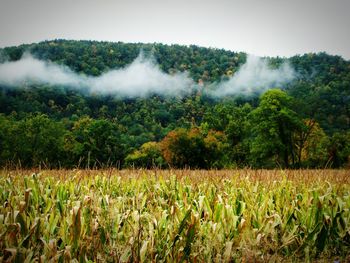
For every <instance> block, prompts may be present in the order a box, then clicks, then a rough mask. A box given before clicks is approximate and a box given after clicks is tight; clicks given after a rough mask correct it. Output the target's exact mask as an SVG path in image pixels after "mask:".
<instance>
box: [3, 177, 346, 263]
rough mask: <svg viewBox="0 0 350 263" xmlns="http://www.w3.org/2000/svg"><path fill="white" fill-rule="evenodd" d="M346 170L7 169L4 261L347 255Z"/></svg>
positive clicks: (270, 258) (343, 258)
mask: <svg viewBox="0 0 350 263" xmlns="http://www.w3.org/2000/svg"><path fill="white" fill-rule="evenodd" d="M349 183H350V173H349V171H347V170H296V171H292V170H227V171H226V170H225V171H202V170H197V171H196V170H194V171H190V170H122V171H118V170H96V171H94V170H57V171H47V170H43V171H23V170H18V171H5V170H3V171H1V172H0V202H1V206H0V262H33V261H35V262H183V261H185V262H266V261H268V262H271V261H272V262H281V261H283V262H295V261H302V262H304V261H318V262H320V261H324V262H329V261H330V260H332V262H334V261H339V262H342V261H348V260H350V211H349V208H350V184H349Z"/></svg>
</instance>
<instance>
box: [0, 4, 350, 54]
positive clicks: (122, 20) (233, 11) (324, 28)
mask: <svg viewBox="0 0 350 263" xmlns="http://www.w3.org/2000/svg"><path fill="white" fill-rule="evenodd" d="M349 27H350V0H288V1H287V0H231V1H229V0H216V1H215V0H177V1H176V0H172V1H170V0H139V1H137V0H114V1H112V0H94V1H93V0H85V1H83V0H59V1H58V0H22V1H20V0H0V47H4V46H10V45H18V44H22V43H32V42H39V41H42V40H49V39H55V38H65V39H77V40H79V39H87V40H106V41H123V42H146V43H153V42H161V43H165V44H173V43H176V44H185V45H189V44H196V45H200V46H205V47H216V48H225V49H229V50H233V51H244V52H248V53H251V54H255V55H261V56H265V55H268V56H276V55H279V56H292V55H295V54H303V53H307V52H319V51H326V52H328V53H330V54H336V55H342V56H343V57H345V58H346V59H350V36H349V35H350V33H349V32H350V30H349Z"/></svg>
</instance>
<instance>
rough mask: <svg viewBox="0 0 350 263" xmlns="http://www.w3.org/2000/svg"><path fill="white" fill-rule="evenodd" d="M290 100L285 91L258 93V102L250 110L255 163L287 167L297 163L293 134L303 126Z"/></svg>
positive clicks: (253, 160)
mask: <svg viewBox="0 0 350 263" xmlns="http://www.w3.org/2000/svg"><path fill="white" fill-rule="evenodd" d="M292 103H293V102H292V98H291V97H290V96H288V95H287V94H286V92H284V91H282V90H280V89H272V90H269V91H267V92H266V93H264V94H263V95H262V96H261V98H260V103H259V106H258V107H257V108H256V109H255V110H253V111H252V112H251V116H250V117H251V127H252V130H251V131H252V138H251V159H252V164H253V165H254V166H273V167H274V166H276V165H279V166H282V167H285V168H289V167H293V166H295V164H296V163H297V159H296V152H295V147H294V141H293V134H294V132H295V131H297V130H300V129H302V128H303V122H302V120H301V119H300V117H299V116H298V115H297V114H296V113H295V112H294V111H293V110H292V109H291V106H292Z"/></svg>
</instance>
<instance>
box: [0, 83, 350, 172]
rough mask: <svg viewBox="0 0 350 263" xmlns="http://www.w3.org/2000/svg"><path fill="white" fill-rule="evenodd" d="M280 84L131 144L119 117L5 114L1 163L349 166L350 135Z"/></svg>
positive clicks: (52, 165) (49, 165)
mask: <svg viewBox="0 0 350 263" xmlns="http://www.w3.org/2000/svg"><path fill="white" fill-rule="evenodd" d="M292 105H293V98H292V97H291V96H289V95H288V94H287V93H286V92H284V91H282V90H280V89H272V90H269V91H267V92H266V93H264V94H263V95H262V96H261V97H260V99H259V102H258V105H257V107H255V108H253V107H252V106H251V105H250V104H248V103H245V104H243V105H240V106H237V105H235V104H217V105H215V106H214V107H212V108H211V110H210V111H207V112H206V113H205V114H204V115H203V118H202V120H201V122H200V123H199V124H198V125H197V124H196V123H195V122H194V123H192V124H190V125H189V126H187V128H186V127H182V128H174V129H173V130H170V131H169V132H167V133H166V134H165V136H164V137H163V138H159V140H153V141H146V142H144V143H142V144H141V145H140V146H139V147H137V148H135V147H132V144H133V143H132V141H130V139H131V136H130V135H129V136H125V127H124V126H123V125H121V124H120V123H118V121H117V120H109V119H106V118H99V119H93V118H91V117H88V116H85V117H82V118H79V119H77V120H75V121H69V120H67V119H63V120H59V121H57V120H54V119H52V118H49V117H48V115H45V114H42V113H37V114H29V115H27V116H26V117H25V118H23V119H20V120H16V119H15V117H14V116H11V115H10V116H4V115H1V117H0V127H1V129H0V149H1V151H0V157H1V158H0V160H1V165H2V166H21V167H35V166H44V167H47V168H62V167H64V168H72V167H80V168H87V167H89V168H92V167H111V166H112V167H119V168H126V167H143V168H153V167H159V168H167V167H174V168H185V167H187V168H201V169H210V168H218V169H220V168H232V167H254V168H261V167H264V168H275V167H283V168H301V167H317V168H324V167H344V166H347V165H349V159H348V158H349V156H350V133H349V132H346V133H334V134H333V135H332V136H328V135H327V134H326V133H325V132H324V131H323V129H322V128H321V127H320V125H319V123H317V122H316V121H315V120H313V119H304V118H302V117H301V116H300V115H299V114H297V113H296V112H295V111H294V110H293V109H292Z"/></svg>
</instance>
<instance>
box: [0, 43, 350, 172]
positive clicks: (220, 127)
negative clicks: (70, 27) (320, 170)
mask: <svg viewBox="0 0 350 263" xmlns="http://www.w3.org/2000/svg"><path fill="white" fill-rule="evenodd" d="M140 52H141V53H142V56H144V57H145V58H146V59H144V60H143V59H142V58H141V59H140V58H139V57H140ZM0 54H1V56H0V59H1V62H2V63H3V65H5V64H6V63H11V62H14V61H21V59H23V57H25V56H28V54H31V57H30V59H28V61H29V62H33V61H34V63H37V65H38V68H39V69H42V67H44V66H42V65H44V64H40V63H42V62H40V61H46V62H47V63H51V64H48V68H49V69H50V70H51V71H48V72H51V73H52V72H53V73H52V78H53V79H54V78H55V76H56V75H59V74H63V73H64V74H66V75H63V77H67V76H68V77H71V79H68V80H69V81H71V82H72V81H76V82H77V83H81V82H82V83H83V84H84V85H85V86H86V85H87V86H88V85H90V84H91V83H93V85H95V83H102V81H104V80H105V79H107V80H108V78H106V76H107V77H108V76H110V75H112V74H114V75H112V77H113V76H114V80H115V79H116V77H117V80H118V81H120V82H118V83H123V81H124V80H125V79H123V78H122V77H120V76H121V75H122V74H123V72H124V73H125V72H127V73H128V74H131V76H134V75H135V76H136V75H137V74H134V75H132V74H133V73H135V72H136V73H138V71H132V70H137V69H138V68H141V69H143V70H145V71H146V73H145V77H144V78H142V79H141V80H140V81H141V84H139V83H138V82H137V83H136V84H137V85H138V86H135V87H138V88H139V87H140V86H142V83H143V82H144V83H145V84H144V85H145V86H147V85H153V86H150V88H149V89H148V90H147V89H146V91H145V92H144V93H142V95H140V96H138V93H137V92H136V93H135V92H134V93H130V91H129V90H130V89H129V86H128V85H127V84H126V86H125V92H126V93H125V94H126V95H125V94H124V95H123V96H118V94H117V93H115V91H114V90H113V89H114V86H111V84H110V83H107V84H106V85H107V86H106V87H107V88H105V91H104V92H101V93H100V92H99V90H98V88H99V86H98V85H96V89H91V90H89V92H87V91H86V90H85V89H84V87H83V88H81V87H80V88H69V87H67V86H69V85H70V83H71V82H62V81H59V82H57V83H56V82H53V81H51V80H50V79H49V80H47V78H43V79H44V80H45V81H41V82H40V81H37V82H35V81H28V79H24V81H22V82H12V84H11V85H9V84H8V83H9V81H7V82H6V81H2V82H1V79H0V89H1V91H0V113H1V117H0V122H1V124H2V125H1V130H0V138H1V142H0V146H1V164H2V165H14V164H18V163H21V165H23V166H36V165H38V164H40V163H42V164H45V165H47V166H49V167H51V166H60V165H63V166H68V167H70V166H75V165H83V166H86V165H88V166H90V165H96V166H103V165H111V164H113V165H118V166H125V165H136V166H147V167H149V166H152V165H157V166H167V165H172V166H176V167H183V166H190V167H196V168H211V167H217V168H221V167H228V166H253V167H276V166H287V167H300V166H306V167H324V166H334V167H339V166H345V165H346V164H347V162H348V161H347V158H348V156H349V143H348V142H349V140H348V138H349V128H350V106H349V105H350V62H349V61H346V60H344V59H342V58H341V57H339V56H330V55H328V54H326V53H318V54H305V55H298V56H294V57H291V58H266V59H264V60H260V59H259V60H255V62H254V61H253V62H249V61H251V60H249V56H248V55H247V54H245V53H242V52H239V53H238V52H232V51H227V50H221V49H220V50H219V49H212V48H204V47H197V46H180V45H171V46H168V45H163V44H142V43H138V44H130V43H121V42H118V43H109V42H95V41H68V40H54V41H46V42H41V43H37V44H29V45H21V46H17V47H7V48H4V49H1V50H0ZM28 61H27V62H28ZM49 61H50V62H49ZM135 61H136V62H135ZM138 61H139V62H138ZM135 63H136V64H135ZM137 63H138V64H137ZM249 63H253V64H249ZM254 63H255V64H254ZM11 65H16V64H11ZM35 65H36V64H35ZM52 65H61V66H62V67H61V68H56V66H52ZM130 65H134V67H133V66H130ZM249 65H253V66H254V67H253V68H252V66H249ZM33 67H34V66H33ZM45 67H46V64H45ZM259 67H260V68H263V69H264V70H262V71H259V72H258V73H257V75H254V76H253V77H254V78H257V77H261V79H259V81H256V79H254V78H252V77H249V76H250V75H249V74H248V77H247V76H246V75H247V72H248V73H249V70H251V69H253V70H256V69H259ZM130 68H131V69H132V70H129V71H128V69H130ZM58 69H64V71H60V70H58ZM244 70H246V71H245V72H244V74H243V73H242V72H243V71H244ZM0 71H1V68H0ZM4 72H6V71H4ZM13 72H16V71H13ZM25 72H27V71H25ZM45 72H46V71H45ZM62 72H63V73H62ZM67 72H68V73H67ZM266 72H267V73H266ZM0 73H1V72H0ZM10 73H11V74H12V71H11V72H10ZM51 73H50V74H51ZM56 73H57V74H56ZM26 74H27V73H26ZM55 74H56V75H55ZM147 74H149V75H147ZM152 74H153V75H152ZM263 74H265V75H263ZM266 74H269V75H268V78H267V77H266V76H267V75H266ZM288 74H290V77H289V78H287V75H288ZM147 76H150V78H152V76H156V77H157V76H159V79H162V81H163V82H162V83H163V84H164V85H165V86H164V89H165V88H167V92H168V93H169V94H171V96H168V95H167V94H165V93H163V86H160V87H158V86H157V83H156V84H154V83H153V82H150V83H149V82H148V78H147ZM237 76H238V77H237ZM0 77H1V74H0ZM6 77H8V76H6V74H5V73H4V74H3V79H6ZM10 77H12V76H9V77H8V78H10ZM34 77H35V78H34V80H37V79H39V80H41V78H42V76H39V75H38V76H36V75H35V76H34ZM239 77H241V78H239ZM132 78H133V77H131V79H132ZM271 78H272V79H271ZM129 79H130V77H129ZM10 80H12V81H13V79H11V78H10ZM30 80H31V79H30ZM142 81H143V82H142ZM245 81H246V82H245ZM105 82H106V81H105ZM13 83H15V84H13ZM18 83H20V84H18ZM66 83H68V84H69V85H68V84H66ZM72 83H73V82H72ZM74 83H75V82H74ZM86 83H87V84H86ZM167 83H170V85H168V86H166V85H167ZM179 83H180V84H179ZM182 83H184V84H182ZM187 83H190V84H188V87H189V88H188V89H187V86H184V85H185V84H186V85H187ZM257 83H260V84H259V86H258V85H257ZM136 84H135V85H136ZM238 84H240V85H241V86H242V87H244V88H239V87H238ZM272 84H276V85H274V86H272ZM230 85H231V86H230ZM235 85H236V86H237V87H238V88H237V89H235V90H234V92H233V89H232V88H231V87H236V86H235ZM117 86H118V85H117ZM193 87H195V88H193ZM274 87H276V88H280V89H282V90H283V92H282V93H281V94H280V93H278V92H274V91H272V92H267V91H268V90H269V89H270V88H274ZM117 88H118V87H117ZM175 88H178V89H181V90H180V91H181V93H172V90H171V89H175ZM222 90H224V91H225V92H224V93H220V91H222ZM248 91H249V92H248ZM265 92H267V93H265ZM264 93H265V95H264V96H265V100H264V96H263V97H261V98H260V99H259V97H260V96H261V94H264ZM140 94H141V93H140ZM213 94H214V95H213ZM217 94H219V95H217ZM266 94H267V95H266ZM271 96H272V97H274V98H275V99H277V100H278V101H279V102H280V103H281V105H282V106H283V107H282V106H281V105H280V106H281V107H282V108H281V110H279V111H278V115H276V116H275V121H276V123H275V124H276V125H277V126H276V127H277V130H278V131H277V132H276V134H263V133H264V127H262V126H261V125H262V124H263V120H264V118H265V117H266V119H270V120H271V118H270V117H271V114H272V113H271V112H267V113H266V111H262V110H264V109H263V106H264V105H262V101H269V97H271ZM284 107H285V109H286V111H283V109H284ZM269 109H270V108H269ZM259 110H260V111H259ZM287 110H288V111H287ZM264 114H270V115H268V116H267V115H266V116H265V115H264ZM281 114H282V115H281ZM283 114H284V115H283ZM288 122H289V124H288ZM286 123H287V124H288V125H286ZM259 124H260V127H259ZM266 125H267V127H271V125H272V124H271V123H266ZM284 125H286V127H282V126H284ZM179 128H183V130H179ZM281 131H285V132H282V134H281ZM274 136H276V137H274ZM33 138H34V139H33ZM49 138H51V139H52V140H51V139H50V140H51V141H50V142H48V140H49ZM179 138H180V139H179ZM273 138H278V140H280V141H279V142H278V143H276V144H275V145H274V144H273V141H274V140H275V139H273ZM178 139H179V140H180V141H182V142H184V145H185V146H184V147H185V148H186V149H189V148H190V147H193V152H206V153H207V152H209V153H210V154H209V155H210V156H206V157H205V158H204V157H203V158H204V159H203V160H198V159H194V160H192V161H189V157H186V156H182V155H183V153H182V152H181V149H176V151H175V150H173V152H171V151H170V150H169V149H170V148H171V147H172V146H171V143H175V144H177V145H178V144H179V142H178V141H177V140H178ZM267 139H271V140H272V141H271V142H270V143H268V145H267V146H266V147H265V148H264V149H259V147H258V146H257V145H259V140H263V141H266V140H267ZM311 139H312V140H311ZM194 141H195V142H196V144H194V145H193V142H194ZM209 142H211V143H212V145H211V146H210V147H211V149H207V148H206V147H207V146H204V145H210V143H209ZM186 143H187V144H186ZM169 147H170V148H169ZM190 155H191V153H190ZM192 155H196V154H192ZM179 156H182V157H181V158H180V157H179ZM184 160H187V162H186V161H184Z"/></svg>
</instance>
